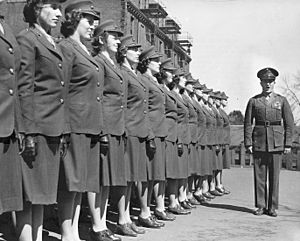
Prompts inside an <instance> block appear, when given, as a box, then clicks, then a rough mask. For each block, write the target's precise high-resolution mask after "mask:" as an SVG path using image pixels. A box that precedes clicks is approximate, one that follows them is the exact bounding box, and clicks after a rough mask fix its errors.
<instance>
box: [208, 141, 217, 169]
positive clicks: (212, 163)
mask: <svg viewBox="0 0 300 241" xmlns="http://www.w3.org/2000/svg"><path fill="white" fill-rule="evenodd" d="M207 151H208V162H209V168H210V171H211V174H212V172H213V171H214V170H216V169H215V168H216V147H215V146H207Z"/></svg>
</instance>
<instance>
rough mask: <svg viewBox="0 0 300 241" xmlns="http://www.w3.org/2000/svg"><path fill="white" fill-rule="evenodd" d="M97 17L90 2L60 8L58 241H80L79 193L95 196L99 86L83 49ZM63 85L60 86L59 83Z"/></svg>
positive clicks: (78, 0)
mask: <svg viewBox="0 0 300 241" xmlns="http://www.w3.org/2000/svg"><path fill="white" fill-rule="evenodd" d="M99 18H100V12H99V11H97V9H96V8H95V7H94V4H93V2H92V1H86V0H76V1H72V2H70V3H69V4H68V5H67V6H66V8H65V21H64V22H63V23H62V27H61V33H62V34H63V35H64V37H65V38H66V39H64V40H63V41H62V42H61V43H60V47H61V49H62V53H63V55H64V56H65V59H66V60H67V63H68V69H69V71H68V76H67V77H68V79H70V84H69V93H68V104H69V115H70V125H71V136H70V147H69V148H68V151H67V153H66V156H65V157H64V158H63V159H62V165H61V169H60V171H61V172H60V181H59V192H58V215H59V220H60V225H61V233H62V240H63V241H71V240H72V241H80V238H79V232H78V219H79V214H80V203H81V195H82V193H83V192H99V170H100V168H99V151H100V144H99V135H100V133H101V128H102V124H103V123H102V122H103V121H102V118H103V116H102V104H101V101H100V99H99V98H100V96H101V94H102V89H103V82H101V81H100V79H99V66H98V64H97V62H96V61H95V59H94V58H93V57H92V56H91V54H90V52H89V51H88V50H87V48H86V46H85V45H84V42H83V41H84V40H90V39H91V35H92V33H93V30H94V21H95V20H99ZM61 84H62V85H65V83H64V82H62V83H61Z"/></svg>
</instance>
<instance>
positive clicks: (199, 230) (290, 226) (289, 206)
mask: <svg viewBox="0 0 300 241" xmlns="http://www.w3.org/2000/svg"><path fill="white" fill-rule="evenodd" d="M223 179H224V181H223V182H224V184H225V185H226V187H227V189H230V190H231V194H230V195H225V196H222V197H217V198H215V199H214V200H212V201H211V202H210V203H209V205H207V206H197V208H196V209H195V210H193V212H192V214H190V215H188V216H177V218H176V220H175V221H174V222H166V226H165V227H164V228H162V229H159V230H153V229H146V234H144V235H139V236H138V237H137V238H130V237H122V240H123V241H135V240H138V241H150V240H151V241H153V240H158V241H244V240H245V241H252V240H255V241H299V240H300V188H299V186H298V185H299V183H300V172H297V171H288V170H282V171H281V173H280V194H279V198H280V201H279V202H280V205H279V210H278V217H276V218H274V217H269V216H267V215H263V216H255V215H253V214H252V212H253V210H254V205H253V204H254V193H253V170H252V168H236V167H235V168H232V169H229V170H224V177H223ZM135 213H137V212H135ZM116 217H117V215H116V213H114V212H110V215H109V220H110V221H109V225H110V226H112V227H113V225H114V222H115V221H116ZM134 218H136V217H134ZM47 222H48V221H47ZM49 222H50V221H49ZM51 226H55V225H49V223H48V224H47V223H46V224H45V228H47V227H51ZM88 228H89V223H88V222H85V221H83V222H81V223H80V231H81V238H82V239H85V240H88V239H87V237H88V236H87V230H88ZM47 229H48V231H46V230H45V232H44V239H43V240H44V241H58V240H59V238H60V235H59V231H58V229H57V228H56V229H55V228H52V229H51V228H47ZM0 240H5V241H16V238H15V236H14V234H13V229H12V228H11V225H10V222H9V216H8V215H7V214H5V215H1V216H0Z"/></svg>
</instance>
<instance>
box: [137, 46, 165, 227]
mask: <svg viewBox="0 0 300 241" xmlns="http://www.w3.org/2000/svg"><path fill="white" fill-rule="evenodd" d="M160 57H161V55H160V54H158V53H157V52H156V51H155V49H154V46H151V47H150V48H148V49H146V50H144V51H143V52H142V53H141V55H140V57H139V59H140V61H139V64H138V66H137V69H138V71H139V72H140V73H141V74H142V81H143V83H144V84H145V85H147V87H148V89H149V109H148V111H149V122H150V128H151V129H152V131H153V134H154V142H153V143H152V142H149V143H148V144H147V146H146V148H147V150H146V151H147V171H148V184H145V183H139V184H138V192H139V198H140V200H144V201H143V202H145V200H147V207H145V208H144V209H143V210H141V214H140V215H139V217H138V220H139V223H140V225H142V226H145V227H150V228H160V227H163V226H164V223H162V222H158V221H157V220H156V218H155V217H153V216H151V214H150V201H151V196H152V190H153V189H154V196H155V200H156V212H163V211H164V193H165V180H166V179H165V178H166V177H165V167H166V166H165V165H166V162H165V151H166V150H165V137H166V136H167V128H166V117H165V102H166V97H165V93H164V91H163V89H162V87H161V86H160V85H159V83H158V82H157V79H156V78H155V77H154V75H155V74H157V73H159V67H160ZM154 149H155V150H154ZM145 185H147V186H145ZM147 189H148V190H147ZM146 190H147V191H146Z"/></svg>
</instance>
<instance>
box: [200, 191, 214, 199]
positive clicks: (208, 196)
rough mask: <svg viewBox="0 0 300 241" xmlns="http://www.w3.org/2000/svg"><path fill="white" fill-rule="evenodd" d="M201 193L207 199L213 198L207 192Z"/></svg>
mask: <svg viewBox="0 0 300 241" xmlns="http://www.w3.org/2000/svg"><path fill="white" fill-rule="evenodd" d="M202 195H203V196H204V197H206V198H208V199H214V198H215V196H213V195H211V194H210V193H209V192H205V193H202Z"/></svg>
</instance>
